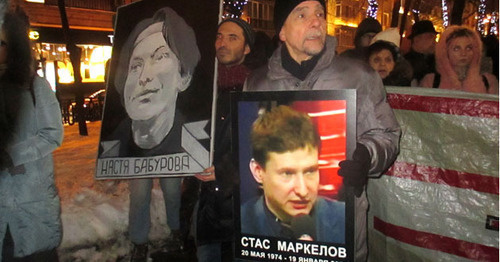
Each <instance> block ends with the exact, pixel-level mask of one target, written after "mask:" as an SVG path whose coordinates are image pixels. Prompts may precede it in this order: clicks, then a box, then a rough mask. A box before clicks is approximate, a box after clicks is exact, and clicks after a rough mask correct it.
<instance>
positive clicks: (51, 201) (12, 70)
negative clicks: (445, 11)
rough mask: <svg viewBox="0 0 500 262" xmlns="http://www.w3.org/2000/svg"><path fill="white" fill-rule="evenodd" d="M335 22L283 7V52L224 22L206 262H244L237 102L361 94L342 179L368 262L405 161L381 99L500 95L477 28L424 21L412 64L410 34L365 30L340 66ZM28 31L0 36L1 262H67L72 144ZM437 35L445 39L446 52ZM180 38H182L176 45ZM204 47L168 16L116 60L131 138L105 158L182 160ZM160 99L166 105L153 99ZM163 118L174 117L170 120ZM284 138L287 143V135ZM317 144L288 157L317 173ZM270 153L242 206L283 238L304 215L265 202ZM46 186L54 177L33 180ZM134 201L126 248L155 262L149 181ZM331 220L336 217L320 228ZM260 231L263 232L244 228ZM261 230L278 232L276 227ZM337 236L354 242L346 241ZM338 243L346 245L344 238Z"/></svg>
mask: <svg viewBox="0 0 500 262" xmlns="http://www.w3.org/2000/svg"><path fill="white" fill-rule="evenodd" d="M325 12H326V11H325V1H324V0H312V1H301V0H294V1H289V0H276V1H275V8H274V25H275V30H276V31H275V33H276V39H277V40H279V44H278V45H277V46H276V45H275V43H276V41H273V40H272V39H271V38H269V37H268V36H267V35H265V34H264V35H263V34H262V33H256V32H254V31H253V30H252V27H251V25H250V24H248V23H247V22H245V21H243V20H241V19H237V18H230V19H226V20H223V21H222V22H221V23H220V24H219V25H218V27H217V33H216V37H215V42H214V48H215V54H216V57H217V61H218V64H217V72H218V76H217V88H218V92H217V105H216V108H217V114H216V119H215V122H216V123H215V137H214V138H213V139H214V140H215V152H214V160H213V163H211V164H212V165H211V166H210V167H208V168H207V169H205V170H204V171H203V172H202V173H199V174H196V175H195V177H196V178H197V179H198V180H199V181H200V183H201V185H200V187H199V191H196V192H195V193H199V197H198V198H197V200H196V201H197V203H196V207H195V208H194V214H193V215H192V218H191V220H192V223H193V228H194V233H193V235H194V241H195V243H196V252H197V258H198V261H231V260H232V256H233V253H232V250H233V240H234V239H233V236H234V214H233V185H234V182H233V180H234V176H235V175H236V174H237V171H236V170H235V166H234V163H233V162H232V155H231V153H230V152H231V143H232V141H231V115H230V110H229V104H230V102H229V101H230V99H229V93H230V92H231V91H268V90H273V91H278V90H320V89H353V88H354V89H356V90H357V100H356V103H357V107H356V122H357V125H356V133H357V136H356V147H355V150H354V152H353V154H352V157H349V158H348V159H346V160H344V161H341V162H340V164H339V167H340V170H339V175H340V176H342V177H343V181H344V184H345V185H346V186H350V187H353V188H354V192H355V209H356V217H355V227H354V228H355V240H356V241H355V243H356V246H355V247H354V249H355V250H354V256H355V261H366V260H367V252H368V251H367V239H366V230H367V228H366V212H367V209H368V200H367V197H366V184H367V183H368V180H369V178H373V177H378V176H380V175H381V174H382V172H383V171H384V170H386V169H387V168H388V167H389V166H390V165H391V164H392V162H393V161H394V160H395V158H396V156H397V154H398V151H399V144H398V141H399V138H400V135H401V130H400V127H399V125H398V123H397V121H396V118H395V116H394V113H393V111H392V109H391V108H390V106H389V104H388V103H387V99H386V93H385V89H384V86H408V87H410V86H412V87H428V88H439V89H451V90H460V91H466V92H475V93H488V94H498V72H495V71H494V70H495V68H496V71H498V56H496V57H493V59H492V60H491V64H492V66H489V67H488V66H482V65H483V63H482V61H483V59H485V55H484V54H486V53H487V52H483V49H485V48H484V42H483V41H482V40H481V37H480V35H479V34H478V32H476V31H475V30H473V29H470V28H467V27H465V26H456V25H454V26H449V27H448V28H446V30H445V31H444V32H441V33H439V32H437V31H436V30H435V28H434V26H433V24H432V22H430V21H425V20H424V21H418V22H416V23H415V24H414V25H413V26H412V31H411V34H410V35H409V36H408V37H407V38H408V39H410V40H411V50H409V51H408V52H407V53H405V54H403V53H402V52H401V50H400V44H401V37H400V34H399V29H397V28H388V29H386V30H383V28H382V26H381V25H380V23H379V22H378V21H377V20H375V19H373V18H366V19H364V20H363V21H362V22H361V23H360V24H359V26H358V29H357V31H356V35H355V39H354V46H355V48H353V49H350V50H346V51H345V52H342V53H340V54H338V52H337V50H336V48H337V42H336V40H335V37H333V36H329V35H327V33H326V32H327V31H326V15H325ZM28 28H29V21H28V18H27V17H26V15H25V14H24V13H23V12H22V11H21V10H19V9H16V10H13V11H9V12H7V14H6V15H5V17H4V19H3V23H2V26H1V34H0V40H1V42H0V85H1V86H0V91H1V92H0V109H1V112H0V113H1V115H0V121H1V123H0V128H1V129H0V131H1V132H2V133H1V134H0V136H1V138H2V140H1V141H0V142H1V144H0V145H1V148H0V149H1V151H0V154H1V155H0V172H1V173H0V202H1V204H0V250H2V251H1V253H2V260H3V261H10V260H12V259H14V257H15V258H30V259H34V260H26V261H57V252H56V248H57V246H58V245H59V243H60V241H61V223H60V208H59V199H58V197H57V192H56V191H55V186H54V178H53V167H52V160H51V152H52V151H53V150H54V149H55V148H56V147H57V146H59V145H60V144H61V142H62V136H63V134H62V126H61V119H60V115H61V114H60V112H59V105H58V102H57V100H56V98H55V96H54V94H53V92H51V91H50V88H49V86H48V84H47V82H46V81H45V80H44V79H43V78H40V77H38V76H36V74H35V73H34V70H33V68H34V66H33V57H32V54H31V47H30V45H29V39H28V37H27V36H28V34H27V30H28ZM169 30H177V32H178V33H179V32H182V34H175V33H171V32H170V31H169ZM438 34H440V37H439V41H438V42H436V36H437V35H438ZM176 35H179V36H181V37H178V38H175V37H173V36H176ZM167 36H168V37H167ZM144 40H148V41H144ZM194 42H195V35H194V32H193V31H192V29H191V28H190V27H189V26H188V25H187V24H186V23H185V22H184V20H183V19H182V18H181V17H180V16H178V15H177V14H176V13H175V12H174V11H172V10H171V9H169V8H164V9H161V10H159V11H158V13H157V14H155V16H154V17H152V18H151V19H147V20H145V21H144V22H142V23H139V24H138V25H137V26H136V28H135V29H134V30H133V31H132V32H131V34H130V36H129V39H128V40H127V42H126V43H125V45H124V46H125V47H124V50H126V52H122V54H121V56H120V57H119V59H120V63H119V64H120V67H119V68H118V70H117V74H121V76H122V77H116V78H115V81H117V82H116V83H115V86H116V88H117V89H118V90H117V91H118V93H119V94H120V96H121V98H122V103H123V105H124V107H125V109H126V110H127V113H128V115H129V117H130V118H129V119H126V121H125V122H124V123H123V125H120V128H119V129H118V131H119V132H125V133H127V134H128V135H126V136H120V139H123V138H126V140H123V141H121V140H120V143H118V144H115V146H117V147H116V148H113V147H108V148H107V151H106V152H105V154H107V155H108V156H128V155H129V153H130V152H134V153H139V154H141V156H142V155H144V156H150V155H154V154H158V153H168V152H170V151H171V150H174V151H175V149H176V147H179V145H177V144H178V143H179V141H174V140H175V139H174V140H172V139H168V137H169V136H172V134H175V133H178V132H180V131H179V130H180V126H177V124H176V123H179V122H178V121H176V122H174V121H173V119H180V118H182V115H181V114H180V112H177V111H176V110H175V103H176V98H177V94H178V93H180V92H183V91H184V90H185V89H186V88H187V86H188V85H189V83H190V81H191V77H192V76H193V71H194V70H195V69H194V68H195V67H196V65H197V63H198V61H199V56H200V54H199V51H198V49H197V47H196V45H193V46H191V45H190V43H194ZM144 43H147V46H144ZM497 43H498V40H497ZM155 44H156V45H157V48H153V49H154V52H153V53H148V52H149V51H148V50H150V49H151V48H150V47H151V45H155ZM141 48H142V49H141ZM486 49H488V50H489V48H486ZM497 49H498V48H497ZM151 50H152V49H151ZM497 51H498V50H497ZM150 60H151V61H153V62H154V64H155V66H156V68H153V67H151V68H148V70H149V71H148V72H150V73H151V74H150V75H149V76H148V77H147V79H142V78H141V77H142V75H141V74H140V73H141V72H142V70H143V68H145V67H146V66H147V65H149V63H150ZM151 64H153V63H151ZM157 79H160V80H157ZM156 81H172V83H170V84H168V85H164V86H168V87H171V88H170V89H168V90H167V89H163V88H157V89H152V91H150V92H149V93H148V92H146V93H145V92H144V91H141V88H142V86H145V85H147V84H148V85H149V84H151V83H153V84H154V83H157V84H158V86H161V82H156ZM150 93H155V94H156V93H158V94H157V95H155V96H151V95H150ZM146 96H148V97H147V99H148V101H152V103H153V102H154V104H155V105H156V106H153V107H151V108H153V109H157V110H156V111H154V110H153V111H151V110H146V111H145V110H142V109H141V107H142V104H141V103H142V102H141V101H143V100H144V99H145V98H144V97H146ZM6 97H9V99H6ZM13 98H14V99H13ZM138 98H139V99H138ZM165 105H167V106H169V107H172V109H171V110H165V108H164V107H165ZM278 110H282V111H283V112H284V113H283V112H281V113H280V112H279V111H278ZM271 111H272V110H271ZM275 111H277V112H274V111H272V114H289V115H290V117H292V118H297V119H300V121H302V122H304V123H305V124H304V125H307V124H309V122H310V121H309V120H308V119H307V117H304V116H303V115H301V114H299V113H295V112H291V111H290V110H289V109H286V108H276V109H275ZM26 112H29V113H26ZM270 114H271V113H270ZM272 114H271V115H268V116H267V117H271V116H272ZM35 118H36V119H35ZM259 121H263V120H262V119H259V120H258V121H257V122H258V123H257V124H256V125H257V126H258V125H264V124H262V123H261V122H259ZM276 124H279V123H276ZM264 126H265V125H264ZM306 127H307V126H306ZM256 128H258V127H256ZM265 128H270V127H268V126H265ZM280 129H281V127H278V128H277V130H280ZM172 130H173V131H172ZM171 131H172V132H171ZM253 132H255V133H258V131H253ZM266 136H267V133H266ZM276 136H277V138H276V139H280V136H282V133H277V134H276ZM311 136H313V139H312V140H311V141H310V142H308V143H307V144H306V145H304V146H295V145H292V146H291V148H290V149H287V150H284V151H290V152H294V153H297V154H301V153H304V152H309V151H311V152H313V153H314V154H313V162H315V163H317V161H318V160H317V151H318V147H319V145H318V144H317V142H318V141H316V140H315V138H316V137H315V133H314V132H312V131H311ZM255 137H257V135H255ZM255 139H256V140H258V139H262V138H255ZM266 139H269V137H267V138H266ZM264 140H265V139H264ZM266 141H267V140H266ZM252 142H253V143H258V141H252ZM285 142H286V141H285ZM285 142H284V143H285ZM263 143H264V144H266V146H267V144H268V142H263ZM120 145H121V147H120ZM162 145H163V146H162ZM174 145H175V146H174ZM158 150H164V151H158ZM169 150H170V151H169ZM266 150H267V151H265V152H263V154H262V155H260V156H255V157H254V158H253V159H252V161H251V163H250V168H251V169H252V173H254V176H255V179H256V180H257V182H259V183H260V184H262V185H263V187H264V194H263V196H261V197H260V198H259V199H258V200H256V201H255V204H254V205H253V206H251V207H245V209H244V212H246V213H245V214H249V215H248V216H245V217H244V219H246V220H248V219H250V220H252V219H251V218H252V216H251V215H255V214H256V211H255V210H254V208H255V206H258V207H259V208H260V210H261V211H262V213H266V216H269V217H270V218H276V219H275V220H273V221H275V223H276V227H277V228H284V229H283V230H285V229H286V228H288V226H289V225H288V223H289V222H290V220H292V217H293V216H294V214H296V213H297V212H295V213H294V211H290V210H288V209H286V207H285V206H280V205H279V204H278V203H277V201H278V200H276V199H274V198H276V193H275V192H272V190H271V191H269V189H268V190H266V185H265V184H266V183H272V182H273V179H275V178H273V176H274V175H275V174H272V172H271V168H270V165H271V164H270V163H274V162H277V161H275V159H278V158H279V157H285V156H283V151H280V150H279V149H274V148H269V149H266ZM254 151H258V150H256V149H254ZM172 152H173V151H172ZM271 156H272V157H271ZM279 162H280V163H281V162H283V163H284V162H285V161H279ZM312 165H313V166H314V163H313V164H312ZM40 166H42V167H43V168H39V167H40ZM284 168H287V167H284ZM293 175H294V174H292V176H293ZM295 175H296V176H297V177H299V176H303V174H300V175H299V174H295ZM35 176H43V177H44V178H43V179H35ZM311 177H312V178H311V180H310V181H312V182H310V184H308V185H307V187H310V188H309V189H308V190H305V189H304V188H302V189H304V191H303V192H302V193H304V192H305V193H304V195H301V194H300V193H299V190H298V189H296V188H293V186H291V189H290V191H294V190H295V191H297V192H295V191H294V192H295V193H294V194H293V195H291V197H293V198H294V199H303V198H306V197H314V199H316V197H317V194H316V193H317V192H316V191H317V187H318V181H317V179H318V177H317V176H316V174H315V175H314V176H311ZM300 179H305V178H303V177H300ZM182 183H183V182H182V179H181V178H161V179H160V185H161V188H162V190H163V194H164V199H165V205H166V211H167V217H168V225H169V227H170V228H171V230H172V235H171V236H170V237H169V240H170V241H169V244H170V245H171V249H172V250H177V249H182V248H183V241H184V239H185V238H186V236H183V235H182V234H181V232H180V220H181V218H180V216H181V214H180V209H181V207H180V205H181V194H182V193H183V192H182V190H181V184H182ZM304 183H305V182H304ZM298 184H300V183H298ZM129 188H130V200H131V202H130V216H129V224H130V225H129V236H130V240H131V242H132V243H133V250H132V252H131V261H147V257H148V232H149V227H150V216H149V206H150V205H149V203H150V199H151V188H152V179H132V180H130V184H129ZM40 189H44V190H45V191H43V190H40ZM196 190H198V188H197V187H196ZM309 191H310V192H312V193H310V192H309ZM19 192H22V193H24V194H20V193H19ZM315 192H316V193H315ZM188 193H192V192H188ZM273 201H274V202H273ZM278 202H279V201H278ZM303 202H305V200H304V201H303ZM309 204H310V206H307V208H305V209H307V212H306V214H309V212H311V209H312V206H316V205H328V206H335V208H333V207H332V210H333V209H335V210H337V209H338V208H339V207H338V206H337V204H335V203H330V202H329V201H327V200H323V199H321V198H319V199H318V201H309V202H308V205H309ZM16 205H17V206H22V208H17V206H16ZM304 205H305V204H304ZM316 209H318V208H316ZM27 211H29V212H27ZM295 211H296V210H295ZM299 213H300V212H299ZM6 214H9V215H6ZM317 216H318V217H319V216H320V215H317ZM327 216H329V215H328V214H325V215H323V216H322V217H321V219H325V218H327ZM255 219H257V218H255ZM342 219H344V218H342ZM250 222H252V221H250ZM252 226H255V225H249V226H248V227H247V226H245V227H244V228H245V230H246V229H247V228H251V227H252ZM258 230H260V231H262V232H264V231H268V230H267V229H266V227H262V228H259V229H258ZM338 230H339V232H343V228H342V230H341V229H338ZM260 231H259V232H260ZM285 231H286V230H285ZM320 233H321V232H318V234H320ZM323 233H324V232H323ZM325 238H326V236H325ZM319 239H320V240H323V238H321V237H320V238H319ZM334 239H336V238H334ZM341 239H342V241H344V239H343V236H342V238H341ZM334 241H337V240H334ZM23 261H24V260H23Z"/></svg>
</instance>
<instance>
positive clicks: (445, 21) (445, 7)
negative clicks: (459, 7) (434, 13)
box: [441, 0, 449, 27]
mask: <svg viewBox="0 0 500 262" xmlns="http://www.w3.org/2000/svg"><path fill="white" fill-rule="evenodd" d="M441 7H442V8H443V26H444V27H447V26H448V24H449V20H448V4H447V3H446V0H441Z"/></svg>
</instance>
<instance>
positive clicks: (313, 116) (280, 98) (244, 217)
mask: <svg viewBox="0 0 500 262" xmlns="http://www.w3.org/2000/svg"><path fill="white" fill-rule="evenodd" d="M355 96H356V93H355V91H354V90H321V91H280V92H243V93H235V94H233V96H232V101H231V102H232V103H231V112H232V116H233V118H232V127H233V132H232V134H233V136H232V138H233V149H232V150H233V156H234V159H233V161H234V163H237V165H238V166H237V170H238V173H239V174H238V175H237V179H236V181H235V187H234V210H235V211H234V216H235V229H236V230H235V257H236V258H237V259H242V260H248V261H291V262H298V261H352V259H353V257H354V250H353V247H354V236H353V234H354V233H353V232H354V195H353V192H352V188H346V187H343V184H342V178H341V177H339V176H338V174H337V171H338V169H339V167H338V163H339V162H340V161H342V160H344V159H346V157H348V156H350V155H352V152H353V150H354V147H355V143H356V140H355V139H356V137H355V132H356V131H355V120H356V108H355V101H356V97H355ZM311 259H312V260H311Z"/></svg>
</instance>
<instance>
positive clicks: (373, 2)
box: [366, 0, 378, 19]
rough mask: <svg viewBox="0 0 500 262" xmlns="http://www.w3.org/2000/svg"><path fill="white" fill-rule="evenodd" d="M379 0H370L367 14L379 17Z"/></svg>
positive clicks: (375, 17)
mask: <svg viewBox="0 0 500 262" xmlns="http://www.w3.org/2000/svg"><path fill="white" fill-rule="evenodd" d="M377 11H378V2H377V0H368V10H366V16H367V17H372V18H374V19H377Z"/></svg>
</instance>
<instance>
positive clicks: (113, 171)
mask: <svg viewBox="0 0 500 262" xmlns="http://www.w3.org/2000/svg"><path fill="white" fill-rule="evenodd" d="M219 12H220V1H219V0H207V1H174V0H143V1H138V2H134V3H131V4H129V5H125V6H121V7H120V8H118V10H117V15H116V19H115V31H114V36H113V52H112V58H111V59H110V61H108V66H107V67H108V69H107V83H106V99H105V105H104V113H103V119H102V126H101V134H100V141H99V149H98V155H97V161H96V172H95V178H96V179H127V178H142V177H170V176H191V175H194V174H196V173H200V172H202V171H203V170H204V169H205V168H207V167H208V166H209V165H210V150H211V149H210V148H211V146H210V136H211V132H212V131H211V124H210V121H209V120H210V118H211V117H212V104H213V98H214V95H213V92H214V72H215V50H214V49H215V48H214V41H215V36H216V32H217V24H218V21H219V17H220V15H219Z"/></svg>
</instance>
